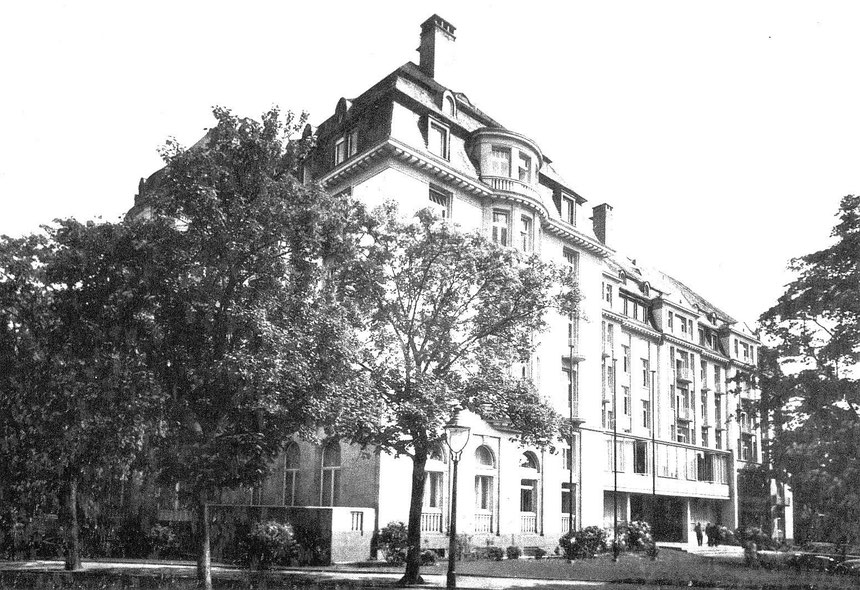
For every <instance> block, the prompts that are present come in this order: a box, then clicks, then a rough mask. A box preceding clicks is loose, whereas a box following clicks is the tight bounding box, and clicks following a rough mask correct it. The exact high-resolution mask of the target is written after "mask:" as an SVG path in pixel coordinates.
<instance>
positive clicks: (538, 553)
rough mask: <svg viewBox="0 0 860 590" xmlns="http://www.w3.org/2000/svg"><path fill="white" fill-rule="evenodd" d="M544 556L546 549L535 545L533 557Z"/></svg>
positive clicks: (540, 557) (539, 557)
mask: <svg viewBox="0 0 860 590" xmlns="http://www.w3.org/2000/svg"><path fill="white" fill-rule="evenodd" d="M544 557H546V549H544V548H543V547H537V548H536V549H535V559H543V558H544Z"/></svg>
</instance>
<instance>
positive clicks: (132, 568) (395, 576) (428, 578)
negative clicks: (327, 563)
mask: <svg viewBox="0 0 860 590" xmlns="http://www.w3.org/2000/svg"><path fill="white" fill-rule="evenodd" d="M82 565H83V570H84V571H95V570H106V571H107V570H109V571H114V572H128V573H130V574H131V573H134V572H146V573H147V574H156V573H158V572H163V573H165V574H168V573H170V574H183V575H188V576H193V575H194V573H195V571H196V568H195V567H194V566H193V565H189V564H185V563H167V562H157V563H152V562H142V561H141V562H114V561H84V562H83V564H82ZM0 570H6V571H10V570H12V571H49V572H55V571H62V570H63V563H62V562H61V561H47V560H45V561H42V560H39V561H10V562H2V563H0ZM246 573H247V570H243V569H239V568H233V567H223V566H215V565H213V566H212V574H213V577H216V578H217V577H236V576H244V575H245V574H246ZM272 574H273V575H275V576H280V575H285V576H296V577H301V578H304V579H306V580H308V579H313V580H319V581H331V582H337V581H340V582H354V583H357V584H359V585H360V584H367V585H368V586H373V585H385V586H390V585H391V584H392V582H395V581H397V580H399V579H400V578H401V577H402V575H403V574H402V573H400V572H398V573H382V572H361V571H355V570H350V571H331V570H316V569H277V570H274V571H273V572H272ZM422 576H423V578H424V582H425V584H423V585H422V586H421V587H422V588H444V587H445V575H444V574H422ZM544 586H554V587H559V586H565V587H571V588H573V587H592V586H598V587H605V586H607V584H606V583H604V582H586V581H578V580H535V579H528V578H494V577H487V576H472V575H458V576H457V587H458V588H464V589H490V590H496V589H498V590H502V589H504V588H541V587H544Z"/></svg>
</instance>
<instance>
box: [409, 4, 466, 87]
mask: <svg viewBox="0 0 860 590" xmlns="http://www.w3.org/2000/svg"><path fill="white" fill-rule="evenodd" d="M455 30H456V29H455V28H454V25H452V24H451V23H449V22H448V21H446V20H445V19H444V18H442V17H441V16H439V15H438V14H434V15H433V16H431V17H430V18H428V19H427V20H426V21H424V22H423V23H422V24H421V44H420V45H419V46H418V50H417V51H418V55H419V56H420V61H419V62H418V66H419V67H420V68H421V71H423V72H424V73H425V74H427V75H428V76H430V77H431V78H434V79H435V80H436V81H437V82H439V83H440V84H443V85H445V83H446V80H447V79H448V77H449V75H450V73H451V69H452V65H453V63H454V41H455V40H456V37H454V31H455Z"/></svg>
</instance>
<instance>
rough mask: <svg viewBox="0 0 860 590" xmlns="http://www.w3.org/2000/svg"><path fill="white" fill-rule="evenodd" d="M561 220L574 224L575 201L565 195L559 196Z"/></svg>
mask: <svg viewBox="0 0 860 590" xmlns="http://www.w3.org/2000/svg"><path fill="white" fill-rule="evenodd" d="M561 220H562V221H566V222H567V223H569V224H570V225H576V201H574V200H573V199H571V198H570V197H567V196H565V195H562V196H561Z"/></svg>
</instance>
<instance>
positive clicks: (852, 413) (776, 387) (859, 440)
mask: <svg viewBox="0 0 860 590" xmlns="http://www.w3.org/2000/svg"><path fill="white" fill-rule="evenodd" d="M838 218H839V223H838V224H837V225H836V226H835V227H834V229H833V232H832V234H831V236H832V237H833V238H835V241H834V243H833V244H832V245H831V246H829V247H827V248H825V249H823V250H820V251H818V252H814V253H812V254H808V255H806V256H802V257H800V258H797V259H794V260H792V262H791V265H790V268H791V270H793V271H794V272H795V273H796V274H797V278H796V279H795V280H794V281H793V282H792V283H790V284H789V285H788V287H787V289H786V292H785V294H783V295H782V296H781V297H780V298H779V301H778V302H777V304H776V305H775V306H773V307H772V308H771V309H769V310H768V311H767V312H765V313H764V314H763V315H762V317H761V322H762V326H763V328H764V329H765V331H766V333H767V334H768V335H769V336H770V337H771V338H773V340H774V341H775V348H774V351H773V352H772V353H769V354H768V355H765V356H764V357H763V359H762V363H763V365H762V390H763V394H764V399H765V404H766V408H767V409H770V410H772V414H773V420H774V430H775V433H776V437H775V440H774V442H773V444H772V446H771V448H770V455H771V457H770V458H771V460H772V462H773V464H774V466H775V467H776V468H777V469H778V470H780V471H781V472H783V473H784V474H787V475H788V476H790V481H791V483H792V485H793V487H794V493H795V498H796V500H797V502H796V503H795V506H798V504H800V506H798V507H799V508H800V510H798V511H797V512H799V513H800V514H799V515H800V517H801V518H803V515H804V514H807V515H808V516H809V517H810V519H811V520H813V521H815V522H816V525H817V527H819V530H821V531H822V532H823V531H827V532H826V534H827V535H828V537H829V539H828V540H832V541H844V542H854V541H856V540H857V539H858V538H860V463H858V460H857V459H858V456H857V451H858V448H860V388H858V383H857V379H856V374H857V373H856V371H857V366H856V365H857V361H858V354H860V197H857V196H853V195H849V196H846V197H844V198H843V199H842V202H841V204H840V208H839V213H838Z"/></svg>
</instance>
